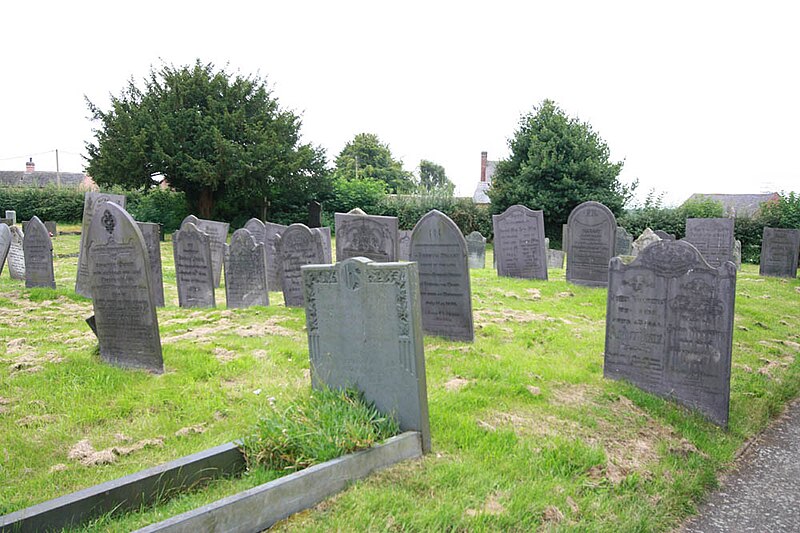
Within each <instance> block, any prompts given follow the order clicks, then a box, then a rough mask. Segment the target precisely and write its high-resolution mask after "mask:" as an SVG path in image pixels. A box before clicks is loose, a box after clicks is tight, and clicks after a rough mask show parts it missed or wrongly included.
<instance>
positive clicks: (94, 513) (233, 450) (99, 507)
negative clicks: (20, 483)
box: [0, 442, 245, 533]
mask: <svg viewBox="0 0 800 533" xmlns="http://www.w3.org/2000/svg"><path fill="white" fill-rule="evenodd" d="M244 468H245V459H244V455H243V454H242V452H241V450H240V449H239V443H237V442H229V443H227V444H222V445H220V446H216V447H214V448H209V449H207V450H203V451H202V452H198V453H195V454H192V455H187V456H185V457H181V458H180V459H176V460H174V461H171V462H169V463H164V464H162V465H159V466H155V467H153V468H148V469H146V470H142V471H140V472H136V473H135V474H131V475H129V476H125V477H121V478H118V479H114V480H112V481H107V482H105V483H101V484H100V485H95V486H93V487H89V488H86V489H83V490H79V491H78V492H73V493H72V494H67V495H66V496H61V497H60V498H56V499H53V500H49V501H46V502H43V503H40V504H37V505H34V506H32V507H27V508H25V509H20V510H19V511H15V512H13V513H11V514H7V515H5V516H0V532H2V533H6V532H14V533H22V532H27V531H60V530H61V529H63V528H65V527H68V526H77V525H79V524H81V523H82V522H85V521H87V520H90V519H92V518H96V517H98V516H102V515H104V514H107V513H110V512H112V511H124V510H129V509H138V508H140V507H141V506H142V505H148V504H151V503H153V502H155V501H157V500H158V499H159V498H160V497H163V496H164V495H166V494H168V493H170V492H173V491H177V490H181V489H185V488H187V487H191V486H194V485H196V484H198V483H201V482H203V481H206V480H208V479H212V478H217V477H221V476H224V475H230V474H236V473H238V472H240V471H242V470H244Z"/></svg>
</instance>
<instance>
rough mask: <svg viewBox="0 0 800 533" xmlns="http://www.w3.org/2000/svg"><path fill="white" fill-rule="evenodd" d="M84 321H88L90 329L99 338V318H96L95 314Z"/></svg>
mask: <svg viewBox="0 0 800 533" xmlns="http://www.w3.org/2000/svg"><path fill="white" fill-rule="evenodd" d="M84 322H86V325H87V326H89V329H91V330H92V333H94V336H95V338H97V320H96V319H95V317H94V315H92V316H90V317H89V318H87V319H86V320H84Z"/></svg>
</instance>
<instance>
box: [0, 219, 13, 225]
mask: <svg viewBox="0 0 800 533" xmlns="http://www.w3.org/2000/svg"><path fill="white" fill-rule="evenodd" d="M0 224H5V225H6V226H13V222H11V219H10V218H0Z"/></svg>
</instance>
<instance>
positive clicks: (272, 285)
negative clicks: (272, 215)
mask: <svg viewBox="0 0 800 533" xmlns="http://www.w3.org/2000/svg"><path fill="white" fill-rule="evenodd" d="M287 227H288V226H284V225H283V224H276V223H274V222H265V223H264V247H265V250H266V252H267V282H268V284H269V290H271V291H282V290H283V280H282V279H281V274H280V261H279V260H278V248H277V246H276V242H277V239H278V236H279V235H280V234H281V233H283V231H284V230H285V229H286V228H287Z"/></svg>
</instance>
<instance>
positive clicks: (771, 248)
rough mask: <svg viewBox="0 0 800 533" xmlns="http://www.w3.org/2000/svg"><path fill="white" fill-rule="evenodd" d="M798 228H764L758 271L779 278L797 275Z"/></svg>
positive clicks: (799, 236) (799, 230) (799, 247)
mask: <svg viewBox="0 0 800 533" xmlns="http://www.w3.org/2000/svg"><path fill="white" fill-rule="evenodd" d="M799 252H800V229H782V228H764V233H763V236H762V238H761V262H760V265H759V269H758V273H759V274H761V275H762V276H776V277H781V278H795V277H797V255H798V253H799Z"/></svg>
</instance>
